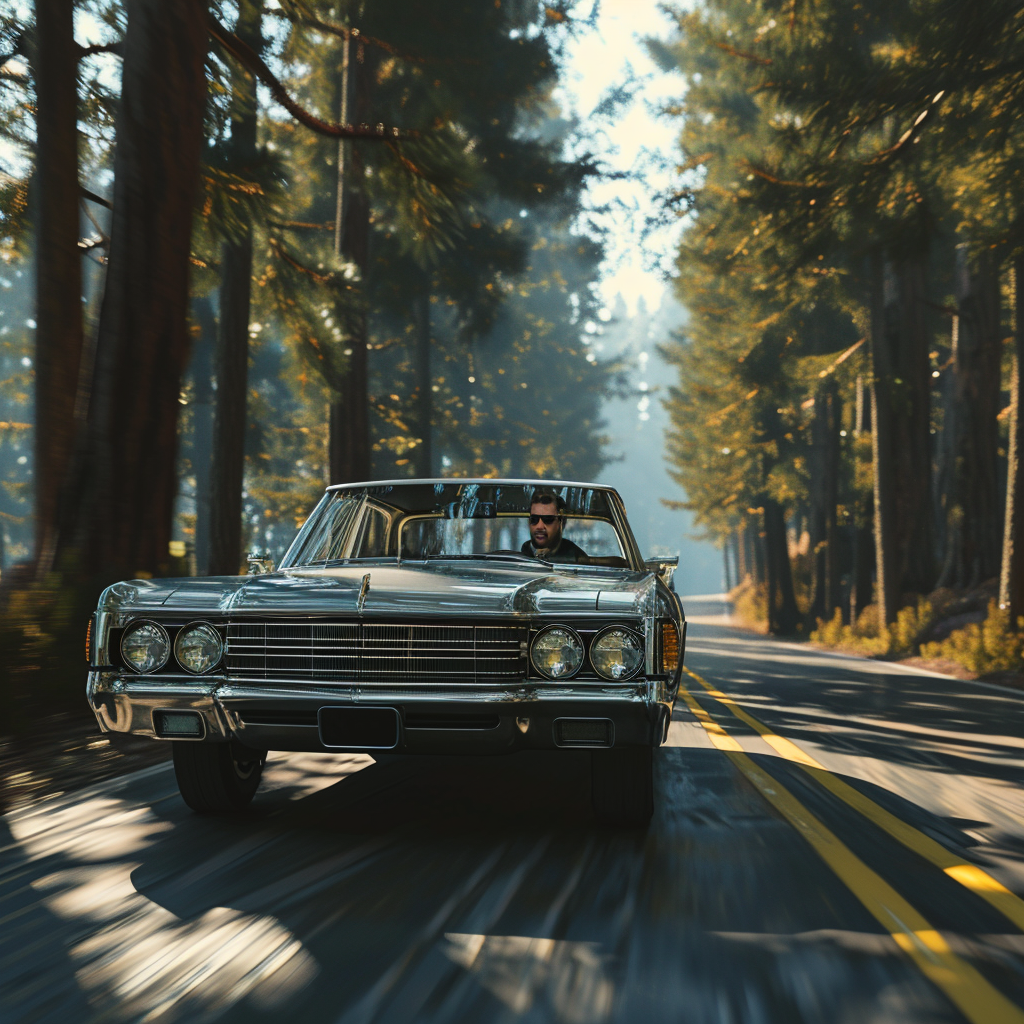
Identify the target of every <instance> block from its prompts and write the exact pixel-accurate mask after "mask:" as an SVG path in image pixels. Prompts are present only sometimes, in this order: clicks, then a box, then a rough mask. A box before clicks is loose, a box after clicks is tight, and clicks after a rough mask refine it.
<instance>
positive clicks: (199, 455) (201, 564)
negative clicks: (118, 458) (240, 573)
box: [191, 296, 217, 576]
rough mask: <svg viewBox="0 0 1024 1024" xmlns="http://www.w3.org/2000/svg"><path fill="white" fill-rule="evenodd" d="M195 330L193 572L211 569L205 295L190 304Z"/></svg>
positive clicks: (211, 322)
mask: <svg viewBox="0 0 1024 1024" xmlns="http://www.w3.org/2000/svg"><path fill="white" fill-rule="evenodd" d="M192 318H193V321H194V324H195V327H196V329H197V332H198V333H197V336H196V342H195V346H194V349H193V355H192V370H191V373H192V379H193V381H194V396H195V397H194V400H193V402H192V473H193V475H194V476H195V480H196V539H195V560H196V573H197V574H198V575H199V576H206V575H208V574H209V572H210V478H211V466H212V462H213V416H214V406H215V402H216V395H217V393H216V391H214V389H213V358H214V351H215V349H216V344H217V320H216V317H215V316H214V312H213V304H212V303H211V302H210V300H209V299H208V298H207V297H205V296H204V297H203V298H200V299H196V300H195V301H194V302H193V304H192Z"/></svg>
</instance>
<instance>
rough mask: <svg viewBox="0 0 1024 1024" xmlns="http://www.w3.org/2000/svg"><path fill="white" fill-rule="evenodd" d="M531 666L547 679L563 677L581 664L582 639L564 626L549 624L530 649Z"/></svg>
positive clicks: (569, 674)
mask: <svg viewBox="0 0 1024 1024" xmlns="http://www.w3.org/2000/svg"><path fill="white" fill-rule="evenodd" d="M530 657H531V658H532V659H533V667H534V668H535V669H536V670H537V671H538V672H539V673H540V674H541V675H542V676H547V677H548V679H565V678H567V677H568V676H571V675H573V674H575V672H576V671H577V669H579V667H580V665H582V664H583V641H582V640H580V638H579V637H578V636H577V635H576V634H575V633H574V632H573V631H572V630H571V629H567V628H566V627H565V626H549V627H548V628H547V629H545V630H543V631H542V632H541V633H538V634H537V639H536V640H534V641H533V647H532V648H531V649H530Z"/></svg>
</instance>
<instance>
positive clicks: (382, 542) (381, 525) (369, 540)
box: [352, 508, 388, 558]
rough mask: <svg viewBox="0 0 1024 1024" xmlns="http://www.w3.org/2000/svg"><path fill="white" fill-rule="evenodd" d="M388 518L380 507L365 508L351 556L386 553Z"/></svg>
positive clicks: (374, 555) (370, 555)
mask: <svg viewBox="0 0 1024 1024" xmlns="http://www.w3.org/2000/svg"><path fill="white" fill-rule="evenodd" d="M387 543H388V520H387V516H385V515H384V513H383V512H381V511H380V509H376V508H367V509H366V510H365V512H364V513H363V521H362V523H360V525H359V535H358V537H357V538H356V542H355V544H354V545H353V547H352V557H353V558H378V557H380V556H381V555H386V554H387Z"/></svg>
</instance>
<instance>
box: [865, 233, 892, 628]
mask: <svg viewBox="0 0 1024 1024" xmlns="http://www.w3.org/2000/svg"><path fill="white" fill-rule="evenodd" d="M869 288H870V307H871V308H870V312H871V328H870V341H869V343H870V346H871V443H872V457H873V463H874V467H873V468H874V484H875V488H874V490H875V580H876V582H875V587H876V601H877V602H878V607H879V612H880V615H881V619H882V621H883V622H885V623H890V622H895V621H896V611H897V608H898V601H899V589H898V584H897V581H896V571H895V565H896V550H895V547H896V494H895V476H894V474H895V466H894V463H893V457H892V449H893V441H894V438H893V429H892V420H893V416H892V395H891V381H892V361H891V359H890V352H889V332H888V331H887V330H886V315H885V314H886V302H885V292H886V287H885V266H884V261H883V257H882V254H881V253H875V254H874V256H873V257H872V259H871V265H870V284H869Z"/></svg>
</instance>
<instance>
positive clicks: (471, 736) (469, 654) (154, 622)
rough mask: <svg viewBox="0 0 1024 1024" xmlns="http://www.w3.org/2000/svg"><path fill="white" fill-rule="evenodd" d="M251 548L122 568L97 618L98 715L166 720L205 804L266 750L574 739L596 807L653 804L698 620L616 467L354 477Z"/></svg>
mask: <svg viewBox="0 0 1024 1024" xmlns="http://www.w3.org/2000/svg"><path fill="white" fill-rule="evenodd" d="M251 561H252V562H253V565H252V568H251V574H250V575H248V576H238V577H234V576H230V577H225V576H219V577H195V578H182V579H162V580H160V579H150V580H141V579H140V580H129V581H126V582H123V583H116V584H114V585H113V586H111V587H108V588H107V589H106V590H105V591H104V592H103V594H102V595H101V597H100V600H99V604H98V607H97V609H96V613H95V615H94V616H93V620H92V623H91V625H90V631H89V636H90V643H89V663H90V669H89V681H88V688H87V692H88V699H89V703H90V706H91V707H92V709H93V711H94V712H95V714H96V718H97V721H98V722H99V725H100V728H101V729H102V730H103V731H104V732H108V733H132V734H134V735H136V736H147V737H151V738H152V739H154V740H169V741H170V742H171V745H172V751H173V757H174V770H175V775H176V778H177V781H178V787H179V789H180V791H181V795H182V797H183V798H184V800H185V802H186V803H187V804H188V805H189V806H190V807H191V808H193V809H194V810H196V811H206V812H216V811H231V810H237V809H240V808H242V807H244V806H246V805H247V804H248V803H249V801H250V800H251V799H252V797H253V795H254V793H255V792H256V789H257V787H258V786H259V781H260V775H261V773H262V770H263V765H264V763H265V761H266V757H267V752H268V751H270V750H279V751H281V750H303V751H362V752H365V753H368V754H370V755H371V756H373V755H376V756H378V757H379V756H381V755H385V754H388V755H391V754H467V755H471V754H481V755H482V754H503V753H511V752H514V751H520V750H527V749H544V750H547V749H564V750H578V749H580V748H583V749H587V750H589V751H591V754H590V757H591V765H592V770H591V777H592V786H591V789H592V793H591V797H592V801H593V806H594V810H595V811H596V813H597V815H598V817H599V818H601V819H602V820H605V821H609V822H616V823H622V824H643V823H644V822H646V821H647V820H649V818H650V816H651V814H652V812H653V784H652V770H653V751H654V749H655V748H656V747H658V746H659V745H660V744H661V743H662V742H663V741H664V739H665V737H666V735H667V733H668V725H669V720H670V718H671V714H672V707H673V702H674V700H675V696H676V690H677V688H678V685H679V678H680V673H681V672H682V661H683V649H684V643H685V639H686V621H685V617H684V615H683V608H682V605H681V603H680V601H679V599H678V598H677V597H676V595H675V593H674V591H673V590H672V589H671V586H670V584H671V574H672V571H673V569H674V567H675V562H676V560H675V559H651V560H648V561H646V562H645V561H644V559H643V557H642V556H641V554H640V551H639V549H638V547H637V544H636V541H635V540H634V538H633V534H632V533H631V531H630V529H629V525H628V523H627V521H626V512H625V508H624V506H623V503H622V500H621V498H620V497H619V495H618V494H617V493H616V492H615V491H614V490H613V489H612V488H610V487H602V486H598V485H595V484H586V483H569V482H565V481H549V480H491V479H479V480H458V479H448V480H388V481H373V482H369V483H359V484H345V485H341V486H336V487H331V488H328V490H327V493H326V494H325V495H324V497H323V499H322V500H321V501H320V503H319V504H318V505H317V507H316V508H315V509H314V511H313V513H312V515H310V517H309V519H308V520H307V521H306V523H305V525H304V526H303V527H302V528H301V529H300V530H299V532H298V535H297V536H296V538H295V540H294V542H293V543H292V545H291V547H290V548H289V550H288V552H287V553H286V554H285V556H284V559H283V561H282V563H281V566H280V567H279V568H278V569H277V570H276V571H271V570H272V567H271V566H270V565H269V564H265V563H263V562H262V561H261V560H251Z"/></svg>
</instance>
